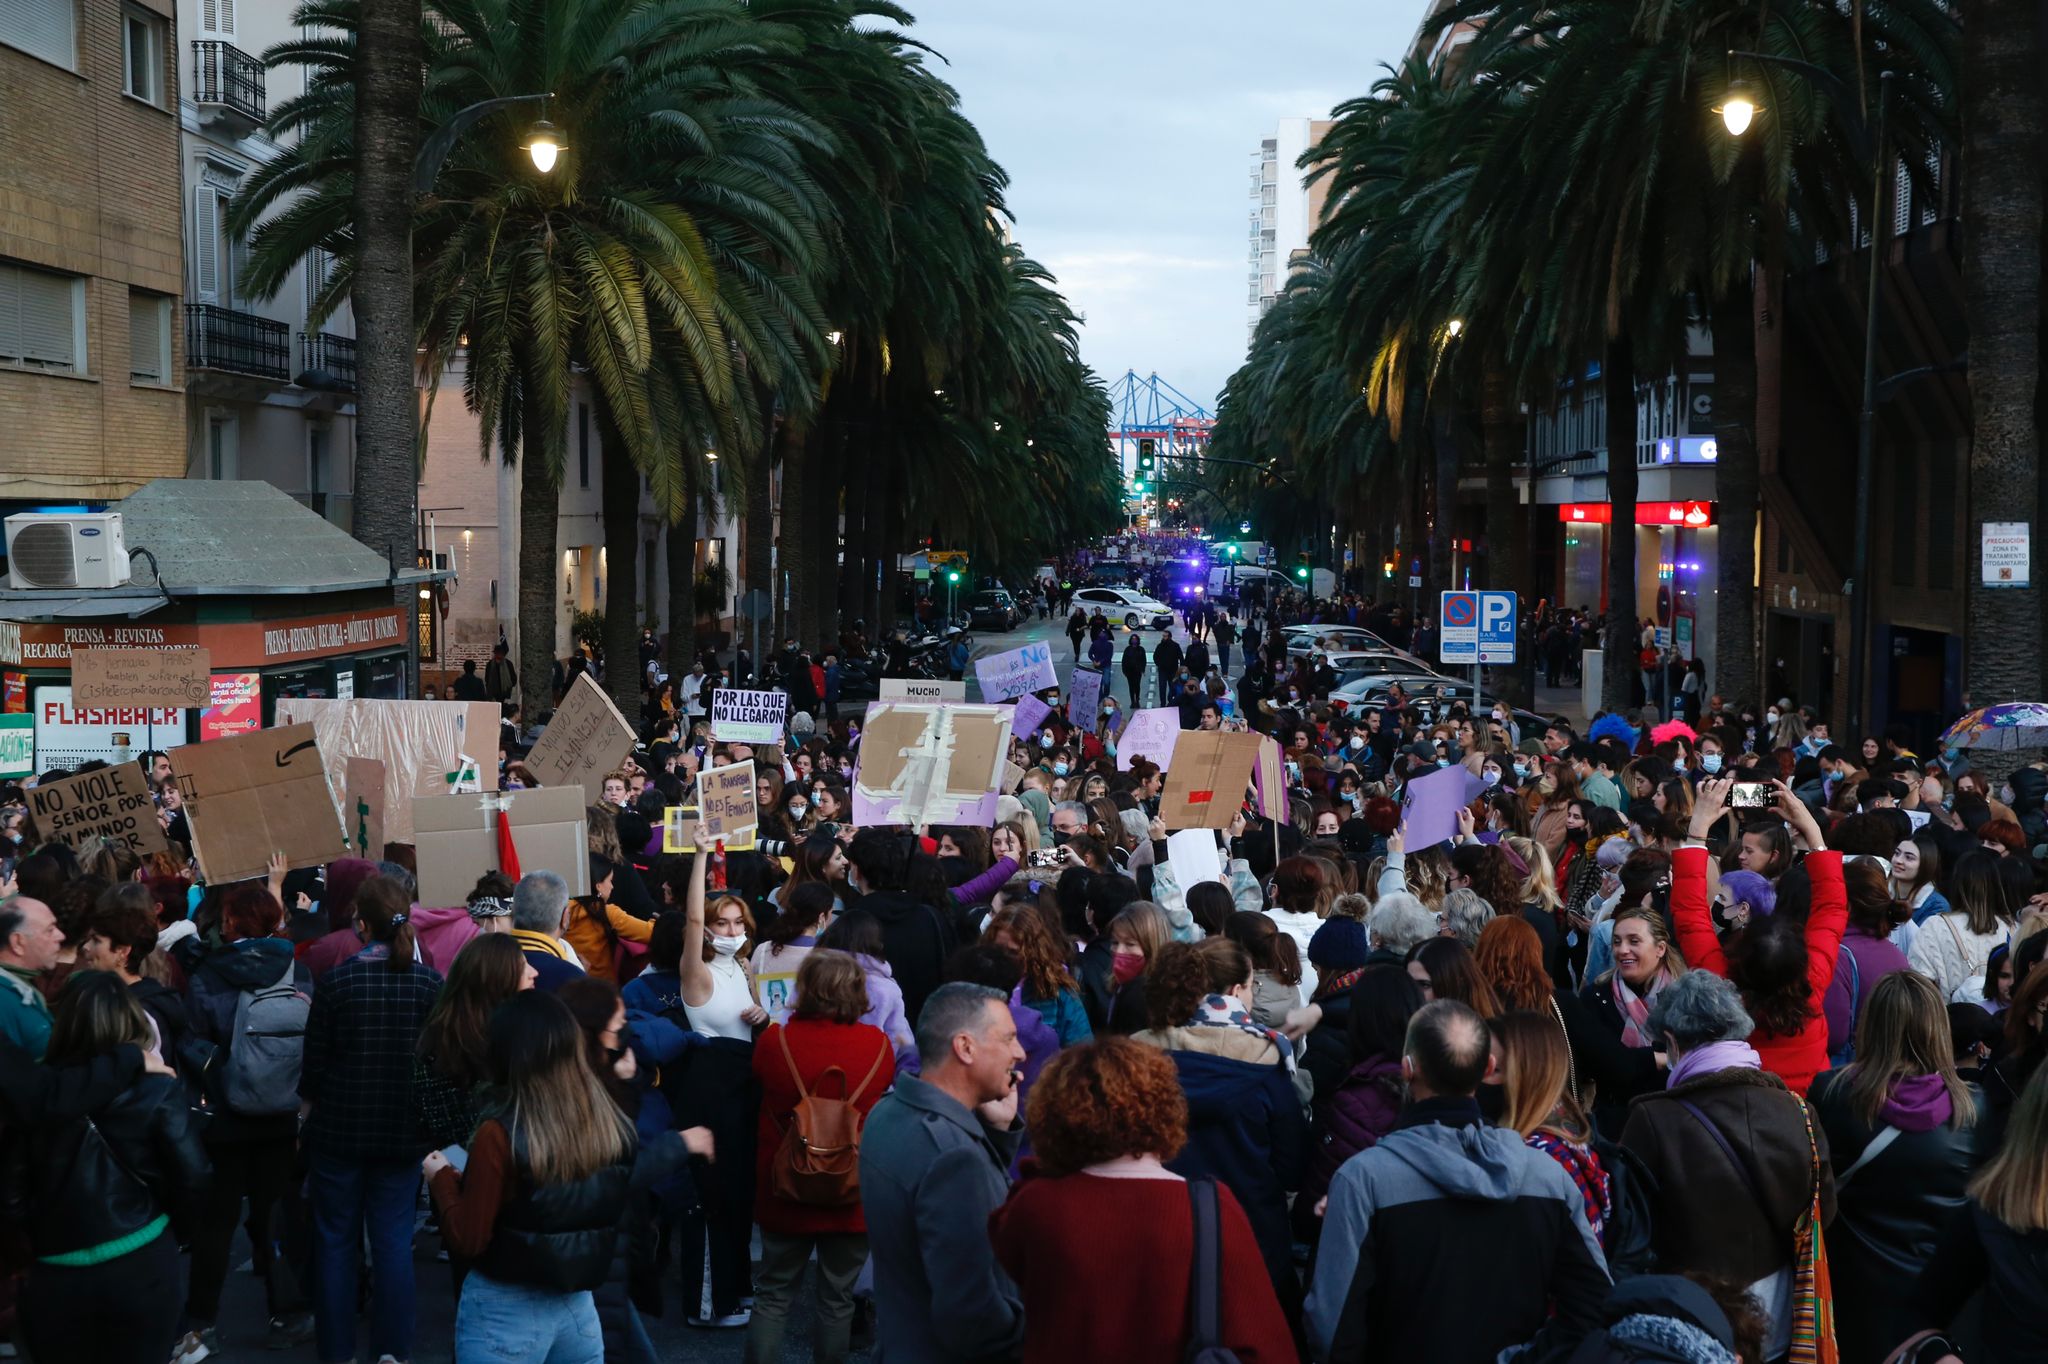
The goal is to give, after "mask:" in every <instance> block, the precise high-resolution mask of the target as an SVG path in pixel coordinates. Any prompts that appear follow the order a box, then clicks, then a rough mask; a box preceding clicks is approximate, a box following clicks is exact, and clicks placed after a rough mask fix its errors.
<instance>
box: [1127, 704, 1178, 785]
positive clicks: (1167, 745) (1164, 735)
mask: <svg viewBox="0 0 2048 1364" xmlns="http://www.w3.org/2000/svg"><path fill="white" fill-rule="evenodd" d="M1179 742H1180V711H1179V710H1178V709H1176V708H1175V707H1173V706H1159V707H1156V708H1154V709H1152V710H1141V711H1138V712H1136V713H1135V714H1133V715H1132V716H1131V719H1130V723H1129V724H1127V725H1125V726H1124V732H1123V733H1122V734H1120V735H1118V736H1117V741H1116V769H1117V771H1119V772H1128V771H1130V770H1131V764H1132V763H1133V762H1136V761H1137V760H1138V759H1139V758H1144V759H1147V760H1148V761H1150V762H1154V763H1157V764H1158V765H1159V770H1160V771H1162V772H1165V771H1168V770H1170V769H1171V768H1172V767H1173V749H1174V745H1176V744H1178V743H1179Z"/></svg>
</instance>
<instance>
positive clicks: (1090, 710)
mask: <svg viewBox="0 0 2048 1364" xmlns="http://www.w3.org/2000/svg"><path fill="white" fill-rule="evenodd" d="M1101 703H1102V674H1101V673H1099V672H1097V671H1095V669H1093V668H1076V669H1074V675H1073V677H1072V678H1070V679H1069V680H1068V683H1067V723H1068V724H1070V725H1074V726H1077V727H1079V728H1081V729H1084V730H1090V731H1092V730H1093V729H1094V728H1095V708H1096V706H1098V705H1100V704H1101Z"/></svg>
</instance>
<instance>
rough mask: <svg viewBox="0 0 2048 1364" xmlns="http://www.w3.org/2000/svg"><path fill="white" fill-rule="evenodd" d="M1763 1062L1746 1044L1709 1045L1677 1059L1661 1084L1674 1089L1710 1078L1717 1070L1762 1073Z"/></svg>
mask: <svg viewBox="0 0 2048 1364" xmlns="http://www.w3.org/2000/svg"><path fill="white" fill-rule="evenodd" d="M1763 1068H1764V1059H1763V1057H1761V1056H1758V1055H1757V1054H1756V1048H1755V1047H1752V1046H1751V1045H1749V1043H1747V1042H1709V1043H1707V1044H1706V1045H1705V1046H1703V1047H1694V1048H1693V1049H1692V1050H1691V1051H1689V1052H1687V1053H1686V1054H1685V1055H1683V1056H1681V1057H1679V1058H1678V1063H1677V1064H1676V1065H1674V1066H1672V1067H1671V1076H1670V1078H1669V1079H1667V1080H1666V1081H1665V1082H1664V1087H1665V1088H1666V1089H1675V1088H1676V1087H1677V1086H1679V1085H1682V1084H1684V1083H1685V1082H1686V1081H1687V1080H1690V1079H1692V1078H1693V1077H1694V1076H1698V1075H1712V1074H1713V1073H1714V1072H1715V1071H1717V1070H1762V1069H1763Z"/></svg>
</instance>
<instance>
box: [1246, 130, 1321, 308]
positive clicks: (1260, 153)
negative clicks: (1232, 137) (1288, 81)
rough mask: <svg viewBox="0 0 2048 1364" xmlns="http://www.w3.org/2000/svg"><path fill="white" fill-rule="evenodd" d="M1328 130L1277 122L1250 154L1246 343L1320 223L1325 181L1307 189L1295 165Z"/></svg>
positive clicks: (1304, 176) (1303, 173)
mask: <svg viewBox="0 0 2048 1364" xmlns="http://www.w3.org/2000/svg"><path fill="white" fill-rule="evenodd" d="M1329 130H1330V120H1328V119H1322V118H1289V119H1282V120H1281V121H1280V126H1279V127H1278V128H1276V129H1275V130H1274V133H1273V136H1271V137H1269V138H1266V139H1265V140H1264V141H1262V142H1261V143H1260V144H1259V149H1258V150H1257V151H1256V152H1253V153H1252V185H1251V215H1250V223H1251V226H1250V259H1251V271H1250V282H1251V288H1250V292H1249V303H1250V309H1249V311H1250V318H1249V320H1248V321H1247V323H1246V327H1245V339H1246V340H1247V341H1249V340H1250V339H1251V333H1253V332H1255V331H1257V330H1258V329H1259V319H1260V318H1262V317H1264V316H1265V315H1266V312H1267V310H1268V309H1270V308H1271V307H1272V306H1273V300H1274V299H1276V298H1278V297H1279V295H1280V290H1281V289H1282V288H1283V287H1284V286H1285V285H1286V283H1287V273H1288V271H1289V270H1291V269H1292V268H1293V266H1294V262H1295V261H1296V260H1297V259H1298V258H1299V257H1300V256H1301V255H1302V253H1304V252H1306V251H1307V250H1308V239H1309V234H1310V233H1312V232H1314V231H1315V229H1316V225H1317V224H1318V223H1320V222H1321V221H1322V218H1323V209H1324V205H1325V203H1326V202H1327V200H1328V196H1329V184H1328V181H1327V180H1324V181H1321V182H1318V183H1317V184H1316V185H1314V186H1313V187H1311V186H1310V185H1309V184H1308V176H1307V172H1305V171H1303V170H1301V169H1300V168H1299V166H1298V165H1297V164H1296V163H1297V162H1299V161H1300V159H1301V156H1302V153H1304V152H1306V151H1307V150H1308V149H1309V148H1311V147H1313V146H1315V145H1316V143H1318V142H1320V141H1321V140H1322V138H1323V135H1324V134H1325V133H1327V132H1328V131H1329Z"/></svg>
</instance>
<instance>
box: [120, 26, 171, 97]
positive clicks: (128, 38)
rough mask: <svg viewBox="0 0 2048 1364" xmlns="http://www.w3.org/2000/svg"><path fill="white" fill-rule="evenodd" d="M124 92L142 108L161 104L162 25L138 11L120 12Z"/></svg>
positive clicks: (162, 70) (162, 78)
mask: <svg viewBox="0 0 2048 1364" xmlns="http://www.w3.org/2000/svg"><path fill="white" fill-rule="evenodd" d="M121 61H122V68H123V71H124V73H125V80H126V85H125V88H126V90H127V91H128V93H129V94H131V95H133V96H135V98H137V99H139V100H141V101H142V102H143V103H144V104H156V105H161V104H162V103H163V102H164V21H163V20H162V19H159V18H158V17H157V16H156V15H154V14H151V13H149V12H147V11H146V10H139V9H124V10H122V11H121Z"/></svg>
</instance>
